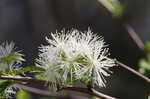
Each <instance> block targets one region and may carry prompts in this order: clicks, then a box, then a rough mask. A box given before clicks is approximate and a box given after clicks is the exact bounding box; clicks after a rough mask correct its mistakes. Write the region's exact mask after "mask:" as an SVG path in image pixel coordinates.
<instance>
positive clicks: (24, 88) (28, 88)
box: [13, 84, 65, 97]
mask: <svg viewBox="0 0 150 99" xmlns="http://www.w3.org/2000/svg"><path fill="white" fill-rule="evenodd" d="M13 86H14V87H15V88H18V89H22V90H26V91H29V92H31V93H35V94H38V95H42V96H52V97H65V96H64V95H61V94H58V93H52V92H51V93H50V91H46V90H41V89H38V88H33V87H29V86H25V85H21V84H15V85H13Z"/></svg>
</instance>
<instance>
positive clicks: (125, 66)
mask: <svg viewBox="0 0 150 99" xmlns="http://www.w3.org/2000/svg"><path fill="white" fill-rule="evenodd" d="M114 61H115V63H116V64H118V65H119V66H121V67H123V68H124V69H126V70H128V71H130V72H131V73H133V74H135V75H137V76H138V77H140V78H142V79H144V80H145V81H146V82H148V83H149V84H150V79H149V78H147V77H146V76H144V75H142V74H140V73H139V72H137V71H135V70H134V69H132V68H130V67H129V66H127V65H125V64H123V63H121V62H119V61H117V60H114Z"/></svg>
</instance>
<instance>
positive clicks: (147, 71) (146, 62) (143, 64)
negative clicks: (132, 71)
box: [139, 42, 150, 76]
mask: <svg viewBox="0 0 150 99" xmlns="http://www.w3.org/2000/svg"><path fill="white" fill-rule="evenodd" d="M145 50H146V52H147V56H146V58H143V59H141V60H140V61H139V66H140V68H139V72H140V73H142V74H144V75H146V76H150V42H147V43H146V45H145Z"/></svg>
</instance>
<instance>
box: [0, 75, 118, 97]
mask: <svg viewBox="0 0 150 99" xmlns="http://www.w3.org/2000/svg"><path fill="white" fill-rule="evenodd" d="M0 79H3V80H15V81H21V82H29V83H33V84H40V85H44V84H45V83H47V84H53V82H47V81H44V80H36V79H32V78H27V77H12V76H10V77H9V76H0ZM57 86H58V88H59V89H61V90H70V91H76V92H81V93H85V94H89V95H93V96H97V97H99V98H102V99H117V98H114V97H111V96H108V95H105V94H103V93H101V92H98V91H96V90H94V89H92V90H89V89H88V88H81V87H72V86H64V85H60V84H57Z"/></svg>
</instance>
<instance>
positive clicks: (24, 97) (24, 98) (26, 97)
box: [16, 90, 31, 99]
mask: <svg viewBox="0 0 150 99" xmlns="http://www.w3.org/2000/svg"><path fill="white" fill-rule="evenodd" d="M16 98H17V99H31V96H30V94H29V93H28V92H27V91H23V90H21V91H18V92H17V96H16Z"/></svg>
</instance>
